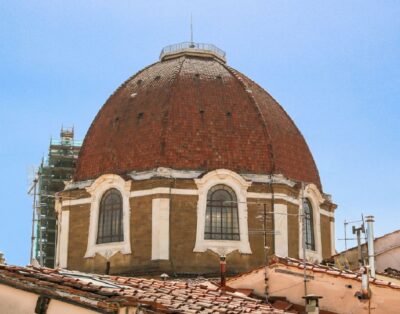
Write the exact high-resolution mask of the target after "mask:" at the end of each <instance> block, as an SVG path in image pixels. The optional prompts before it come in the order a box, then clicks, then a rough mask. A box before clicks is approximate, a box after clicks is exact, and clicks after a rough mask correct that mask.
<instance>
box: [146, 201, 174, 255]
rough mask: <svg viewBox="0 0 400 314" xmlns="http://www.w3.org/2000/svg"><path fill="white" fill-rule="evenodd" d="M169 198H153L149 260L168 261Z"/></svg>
mask: <svg viewBox="0 0 400 314" xmlns="http://www.w3.org/2000/svg"><path fill="white" fill-rule="evenodd" d="M169 202H170V200H169V198H153V200H152V209H151V211H152V214H151V216H152V217H151V218H152V219H151V259H152V260H168V259H169Z"/></svg>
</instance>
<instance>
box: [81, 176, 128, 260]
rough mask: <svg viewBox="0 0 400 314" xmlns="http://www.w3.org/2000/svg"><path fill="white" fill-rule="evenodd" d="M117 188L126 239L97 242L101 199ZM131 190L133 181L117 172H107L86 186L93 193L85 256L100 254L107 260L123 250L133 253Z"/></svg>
mask: <svg viewBox="0 0 400 314" xmlns="http://www.w3.org/2000/svg"><path fill="white" fill-rule="evenodd" d="M112 188H114V189H117V190H118V191H119V192H120V193H121V195H122V211H123V215H122V219H123V228H124V230H123V231H124V240H123V241H121V242H110V243H101V244H97V243H96V242H97V241H96V240H97V231H98V221H99V208H100V201H101V198H102V196H103V194H104V193H105V192H106V191H107V190H109V189H112ZM130 190H131V181H130V180H129V181H125V180H124V179H122V178H121V177H120V176H118V175H115V174H105V175H102V176H101V177H99V178H97V179H96V181H94V182H93V184H92V185H91V186H89V187H87V188H86V191H87V192H88V193H90V195H91V202H90V203H91V205H90V223H89V239H88V246H87V250H86V254H85V258H87V257H93V256H95V255H96V254H100V255H101V256H103V257H105V258H106V259H107V260H108V259H109V258H110V257H111V256H113V255H114V254H116V253H117V252H121V253H122V254H131V241H130V212H131V209H130V205H129V197H130Z"/></svg>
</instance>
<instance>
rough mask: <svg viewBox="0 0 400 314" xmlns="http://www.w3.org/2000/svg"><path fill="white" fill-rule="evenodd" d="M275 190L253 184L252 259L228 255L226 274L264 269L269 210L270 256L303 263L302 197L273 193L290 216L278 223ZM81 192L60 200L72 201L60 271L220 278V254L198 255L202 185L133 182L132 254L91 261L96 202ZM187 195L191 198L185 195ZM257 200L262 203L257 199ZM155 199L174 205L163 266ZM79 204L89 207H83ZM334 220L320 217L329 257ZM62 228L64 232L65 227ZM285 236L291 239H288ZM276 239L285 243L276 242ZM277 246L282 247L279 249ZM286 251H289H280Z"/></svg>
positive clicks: (279, 188)
mask: <svg viewBox="0 0 400 314" xmlns="http://www.w3.org/2000/svg"><path fill="white" fill-rule="evenodd" d="M158 188H164V189H158ZM165 188H168V189H165ZM154 189H157V190H154ZM174 189H175V190H178V189H181V190H180V192H179V193H181V194H174V193H173V191H175V190H174ZM270 189H271V187H270V186H269V185H268V184H264V183H252V184H251V185H250V187H249V188H248V192H249V193H253V194H249V196H251V197H249V198H247V215H248V216H247V224H248V231H249V243H250V249H251V254H242V253H239V252H238V251H234V252H232V253H230V254H228V255H227V271H228V272H230V273H239V272H244V271H248V270H249V269H253V268H256V267H258V266H260V265H263V264H264V263H265V252H264V235H263V233H262V230H263V219H262V215H263V212H264V209H263V206H264V204H265V206H266V211H267V248H268V255H272V254H275V253H276V252H278V253H279V252H287V253H286V254H288V255H289V256H291V257H294V258H298V257H299V232H300V231H299V217H298V216H297V214H298V204H296V203H295V202H296V199H295V198H294V196H295V195H296V193H297V194H298V192H299V191H296V190H295V189H293V188H290V187H287V186H284V185H281V184H280V185H276V186H275V187H274V193H275V194H276V195H280V197H277V198H276V199H275V200H274V208H280V210H286V211H287V213H288V214H289V215H287V216H285V215H284V216H276V215H275V217H274V215H273V214H272V212H271V211H272V202H271V199H268V198H266V197H268V193H269V192H270ZM82 190H83V189H78V190H74V191H65V192H63V194H61V197H63V196H67V197H68V201H65V202H63V206H61V210H63V211H65V210H68V211H70V214H69V234H68V252H67V253H68V257H67V265H61V267H66V268H68V269H73V270H80V271H84V272H94V273H104V272H105V270H106V267H107V261H108V262H110V273H112V274H135V275H140V274H152V273H153V274H155V275H156V274H160V273H163V272H167V273H169V274H171V273H179V274H184V273H187V274H217V273H218V272H219V256H218V254H217V253H214V252H212V251H210V250H208V251H205V252H194V251H193V250H194V247H195V242H196V228H197V219H198V216H197V206H198V199H199V196H198V195H190V193H192V192H193V193H195V192H196V191H197V185H196V184H195V182H194V180H193V179H190V180H189V179H148V180H141V181H134V180H133V181H131V182H130V193H131V194H130V195H131V197H130V198H129V206H130V248H131V252H129V253H128V254H127V253H126V254H122V253H121V252H117V253H115V254H111V256H105V254H96V255H95V256H92V257H85V254H86V251H87V247H88V237H89V224H90V215H91V213H90V206H91V204H90V202H91V201H90V194H88V193H85V192H83V191H82ZM154 191H156V192H154ZM157 191H160V193H158V192H157ZM182 191H183V192H182ZM185 191H186V192H187V191H191V192H190V193H189V192H187V193H186V192H185ZM150 192H151V193H150ZM132 193H136V194H134V195H136V196H134V197H132ZM146 194H147V195H146ZM148 194H150V195H148ZM88 195H89V197H88ZM256 195H259V196H260V197H258V198H257V197H254V196H256ZM155 199H167V200H169V201H168V202H169V237H168V239H167V240H165V239H161V241H167V242H165V245H167V246H168V255H169V257H168V259H163V260H152V210H153V208H152V206H153V200H155ZM80 202H86V203H84V204H79V203H80ZM64 204H66V205H64ZM59 217H60V216H59ZM282 217H283V219H287V230H275V229H276V227H275V226H274V225H275V219H277V218H279V219H282ZM329 219H330V218H329V217H327V216H323V215H321V226H322V227H323V229H324V230H323V232H322V252H323V254H324V256H325V255H327V256H328V254H329V252H330V251H331V245H330V243H331V239H330V228H329V223H330V222H329ZM60 225H61V226H62V222H60ZM278 229H279V228H278ZM274 231H275V232H276V233H277V234H276V235H274ZM285 234H286V236H284V237H283V235H285ZM276 237H281V238H280V240H279V241H277V239H276ZM60 241H62V239H60ZM285 241H286V243H285ZM276 245H279V246H280V247H276ZM281 245H284V246H285V247H281Z"/></svg>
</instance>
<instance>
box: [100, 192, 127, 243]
mask: <svg viewBox="0 0 400 314" xmlns="http://www.w3.org/2000/svg"><path fill="white" fill-rule="evenodd" d="M122 217H123V216H122V196H121V193H120V192H119V191H118V190H117V189H110V190H108V191H107V192H106V193H104V195H103V197H102V199H101V202H100V209H99V223H98V232H97V243H107V242H116V241H122V240H123V230H122Z"/></svg>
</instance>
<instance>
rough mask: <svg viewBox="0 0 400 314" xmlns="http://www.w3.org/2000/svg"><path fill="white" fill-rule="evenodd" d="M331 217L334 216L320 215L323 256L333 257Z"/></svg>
mask: <svg viewBox="0 0 400 314" xmlns="http://www.w3.org/2000/svg"><path fill="white" fill-rule="evenodd" d="M331 219H333V218H332V217H328V216H324V215H321V216H320V222H321V240H322V258H329V257H331V252H332V249H331Z"/></svg>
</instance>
